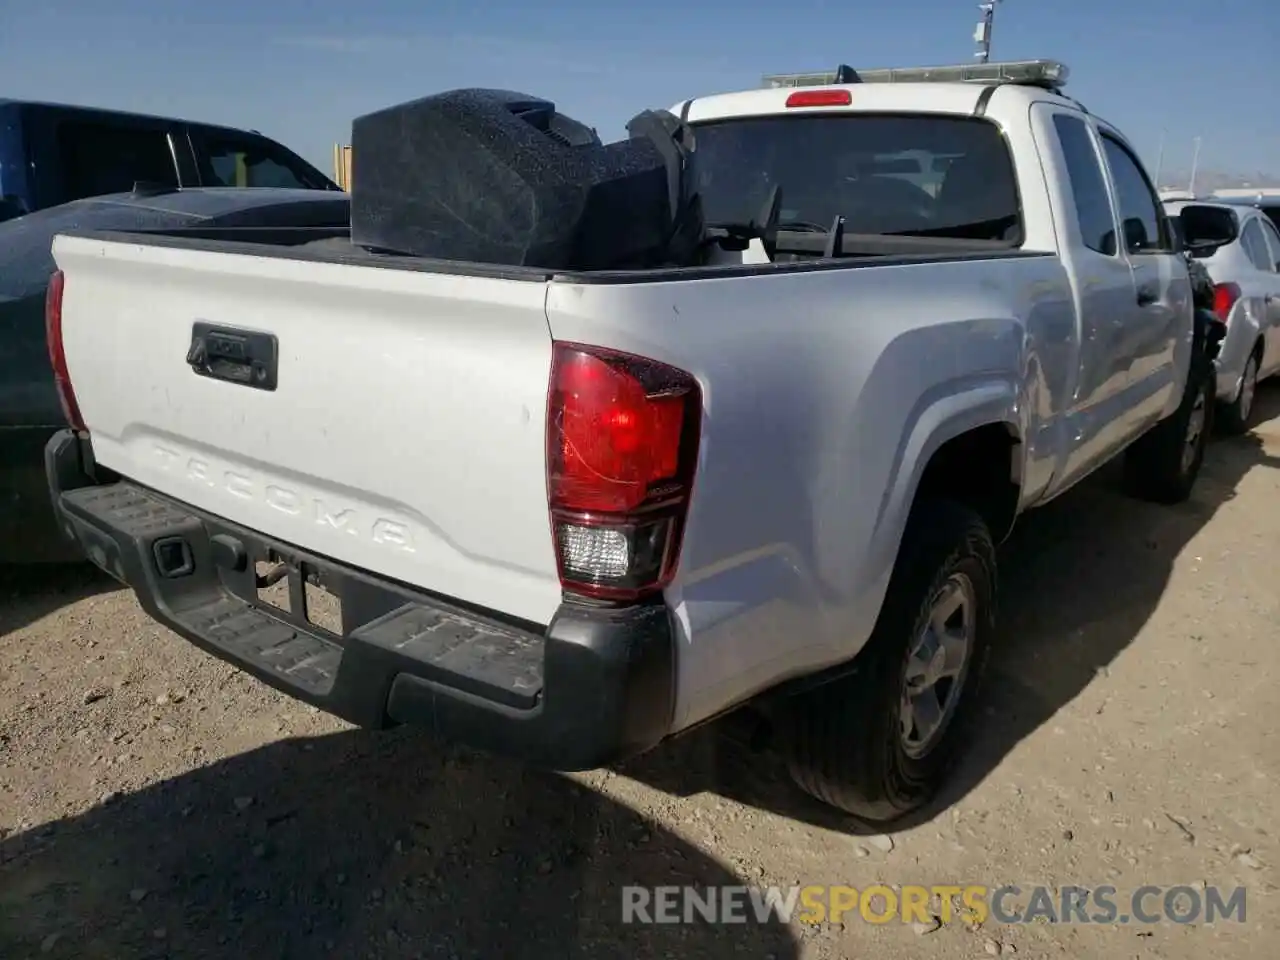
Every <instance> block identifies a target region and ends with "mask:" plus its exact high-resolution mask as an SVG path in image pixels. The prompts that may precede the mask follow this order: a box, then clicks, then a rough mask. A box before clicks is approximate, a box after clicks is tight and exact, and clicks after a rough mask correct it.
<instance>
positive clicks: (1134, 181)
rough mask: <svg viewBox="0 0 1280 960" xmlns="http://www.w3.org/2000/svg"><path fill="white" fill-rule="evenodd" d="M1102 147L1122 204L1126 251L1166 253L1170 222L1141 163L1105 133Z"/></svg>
mask: <svg viewBox="0 0 1280 960" xmlns="http://www.w3.org/2000/svg"><path fill="white" fill-rule="evenodd" d="M1102 149H1103V150H1104V151H1105V152H1106V155H1107V165H1108V166H1109V167H1110V168H1111V177H1112V180H1113V181H1114V182H1115V187H1116V202H1117V203H1118V204H1119V205H1120V226H1121V228H1122V230H1123V234H1124V240H1125V250H1127V251H1128V252H1129V253H1163V252H1167V251H1168V250H1169V236H1168V222H1167V221H1166V220H1165V218H1164V216H1163V215H1162V213H1161V208H1160V200H1159V198H1158V197H1157V196H1156V192H1155V190H1154V189H1153V188H1152V186H1151V182H1150V181H1149V180H1148V179H1147V175H1146V174H1145V173H1144V172H1143V171H1142V165H1141V164H1139V163H1138V160H1137V158H1136V157H1134V155H1133V154H1132V153H1130V152H1129V148H1128V147H1126V146H1125V145H1124V144H1122V143H1121V142H1120V141H1119V140H1117V139H1116V138H1115V137H1112V136H1109V135H1108V134H1106V133H1104V134H1103V135H1102Z"/></svg>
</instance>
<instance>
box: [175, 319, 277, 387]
mask: <svg viewBox="0 0 1280 960" xmlns="http://www.w3.org/2000/svg"><path fill="white" fill-rule="evenodd" d="M278 358H279V345H278V344H277V342H276V338H275V335H274V334H270V333H260V332H259V331H256V330H241V329H239V328H236V327H215V326H214V325H213V324H211V323H205V322H204V321H199V320H198V321H196V322H195V323H194V324H192V327H191V346H190V348H189V349H188V350H187V365H188V366H189V367H191V371H192V373H194V374H196V375H197V376H201V377H209V378H210V379H212V380H225V381H226V382H228V383H234V384H238V385H240V386H245V387H253V388H255V389H257V390H274V389H275V388H276V377H277V366H278V362H279V361H278Z"/></svg>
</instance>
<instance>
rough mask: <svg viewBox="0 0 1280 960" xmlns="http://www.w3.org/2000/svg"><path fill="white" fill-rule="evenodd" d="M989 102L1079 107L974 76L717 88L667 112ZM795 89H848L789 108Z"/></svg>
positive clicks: (911, 109)
mask: <svg viewBox="0 0 1280 960" xmlns="http://www.w3.org/2000/svg"><path fill="white" fill-rule="evenodd" d="M993 87H995V88H997V89H996V90H994V91H993V92H992V93H989V94H987V95H986V96H987V97H989V98H990V99H991V100H992V101H994V100H995V98H996V97H997V96H998V97H999V98H1000V100H1001V108H1002V109H1005V108H1007V107H1009V106H1015V107H1016V106H1018V105H1019V104H1022V105H1026V106H1029V105H1030V104H1032V103H1034V102H1037V101H1048V102H1050V103H1057V104H1061V105H1062V106H1064V107H1069V108H1071V109H1075V110H1079V109H1081V107H1080V105H1079V104H1078V103H1076V102H1075V101H1074V100H1072V99H1071V98H1069V97H1065V96H1062V95H1061V94H1057V93H1054V92H1052V91H1050V90H1046V89H1044V88H1042V87H1035V86H1028V85H1022V84H1015V83H979V82H974V81H968V82H965V81H958V82H938V83H851V84H832V85H830V86H821V87H818V86H812V87H809V86H806V87H798V88H797V87H773V88H768V87H766V88H762V89H757V90H743V91H739V92H737V93H719V94H712V95H710V96H706V97H695V98H694V99H692V100H686V101H682V102H681V103H678V104H676V105H675V106H674V107H672V108H671V112H672V113H674V114H676V115H677V116H682V117H683V118H684V119H685V120H687V121H689V122H690V123H697V122H699V121H710V120H727V119H731V118H734V117H754V116H771V115H780V114H788V115H792V114H797V115H798V114H802V113H807V112H812V113H950V114H957V115H966V116H973V115H974V114H975V112H976V111H977V110H978V106H979V102H980V100H981V99H982V98H983V92H984V91H986V90H991V89H992V88H993ZM797 90H804V91H814V90H848V91H849V94H850V103H849V105H848V106H821V107H799V108H788V107H787V98H788V97H790V96H791V95H792V94H794V93H796V92H797Z"/></svg>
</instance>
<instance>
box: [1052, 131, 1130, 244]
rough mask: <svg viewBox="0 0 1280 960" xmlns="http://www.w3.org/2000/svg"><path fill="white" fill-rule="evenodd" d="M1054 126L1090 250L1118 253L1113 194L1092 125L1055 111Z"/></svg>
mask: <svg viewBox="0 0 1280 960" xmlns="http://www.w3.org/2000/svg"><path fill="white" fill-rule="evenodd" d="M1053 126H1054V129H1055V130H1056V131H1057V133H1058V143H1059V144H1060V145H1061V146H1062V155H1063V158H1064V159H1065V160H1066V163H1067V179H1068V180H1070V181H1071V197H1072V200H1073V201H1074V203H1075V208H1076V224H1077V225H1078V226H1079V227H1080V236H1081V239H1082V240H1083V241H1084V245H1085V246H1086V247H1088V248H1089V249H1090V250H1095V251H1097V252H1098V253H1101V254H1105V255H1106V256H1108V257H1113V256H1115V254H1116V224H1115V217H1114V215H1113V213H1112V210H1111V195H1110V194H1108V193H1107V181H1106V179H1105V178H1104V177H1103V176H1102V164H1101V163H1099V162H1098V151H1097V150H1096V149H1094V146H1093V137H1091V136H1090V135H1089V127H1088V126H1087V125H1086V124H1085V122H1084V121H1083V120H1081V119H1080V118H1079V117H1072V116H1069V115H1067V114H1065V113H1059V114H1055V115H1054V117H1053Z"/></svg>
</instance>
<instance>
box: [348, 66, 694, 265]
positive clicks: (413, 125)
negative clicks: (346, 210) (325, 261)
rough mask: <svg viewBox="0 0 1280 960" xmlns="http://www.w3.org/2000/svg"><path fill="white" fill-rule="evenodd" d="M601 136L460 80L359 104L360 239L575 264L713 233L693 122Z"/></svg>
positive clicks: (416, 251) (608, 261)
mask: <svg viewBox="0 0 1280 960" xmlns="http://www.w3.org/2000/svg"><path fill="white" fill-rule="evenodd" d="M628 132H629V133H630V137H629V138H628V139H626V140H622V141H619V142H617V143H612V144H603V143H601V141H600V139H599V137H598V136H597V135H596V134H595V131H594V130H592V129H590V128H589V127H587V126H585V125H584V124H582V123H579V122H578V121H576V120H573V119H571V118H570V117H567V116H565V115H563V114H561V113H558V112H557V111H556V107H555V104H554V103H551V102H550V101H547V100H542V99H540V98H538V97H533V96H529V95H527V94H523V93H515V92H511V91H505V90H483V89H465V90H453V91H449V92H446V93H441V94H437V95H435V96H430V97H424V98H422V99H419V100H414V101H411V102H409V103H404V104H400V105H398V106H394V107H390V108H388V109H385V110H380V111H378V112H376V113H371V114H368V115H366V116H362V117H358V118H357V119H356V120H355V122H354V124H353V125H352V136H351V144H352V151H353V154H354V156H355V158H356V160H355V166H356V168H357V169H356V171H355V172H354V175H353V178H352V179H353V183H352V191H351V240H352V242H353V243H355V244H358V245H360V246H363V247H366V248H369V249H374V250H382V251H387V252H394V253H399V254H407V255H410V256H420V257H431V258H437V259H445V260H463V261H473V262H480V263H494V264H505V265H513V266H529V267H541V268H544V269H563V270H602V269H620V268H628V267H635V268H643V267H649V266H662V265H666V264H671V263H680V262H683V261H684V260H686V259H687V258H688V257H690V256H692V252H693V250H694V248H695V247H696V245H697V243H698V241H699V239H700V238H701V234H702V224H701V217H700V215H699V214H698V212H697V209H698V205H697V202H696V199H694V198H692V197H691V196H690V193H689V189H688V187H687V184H689V183H691V182H692V178H691V177H690V176H689V174H688V167H689V163H690V160H691V154H692V134H691V131H690V130H689V128H688V127H687V126H686V125H684V124H683V123H682V122H681V121H680V120H679V119H677V118H676V117H675V116H673V115H671V114H669V113H666V112H665V111H660V112H646V113H642V114H640V115H638V116H637V117H636V118H635V119H633V120H632V122H631V123H630V124H629V125H628Z"/></svg>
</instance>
